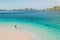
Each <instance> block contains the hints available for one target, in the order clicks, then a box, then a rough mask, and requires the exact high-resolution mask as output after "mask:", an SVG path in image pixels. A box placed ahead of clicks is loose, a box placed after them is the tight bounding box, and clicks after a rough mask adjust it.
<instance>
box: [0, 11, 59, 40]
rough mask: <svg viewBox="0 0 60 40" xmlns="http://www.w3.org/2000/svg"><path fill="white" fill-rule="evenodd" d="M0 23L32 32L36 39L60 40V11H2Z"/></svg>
mask: <svg viewBox="0 0 60 40" xmlns="http://www.w3.org/2000/svg"><path fill="white" fill-rule="evenodd" d="M0 25H1V26H5V27H6V26H7V27H11V28H13V27H14V26H15V25H17V28H18V29H19V30H25V31H28V32H29V33H31V35H32V36H33V37H34V40H60V12H48V11H14V12H8V11H7V12H6V11H5V12H0Z"/></svg>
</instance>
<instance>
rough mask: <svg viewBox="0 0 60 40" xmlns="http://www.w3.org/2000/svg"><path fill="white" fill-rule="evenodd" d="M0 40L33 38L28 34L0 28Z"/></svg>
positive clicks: (28, 39)
mask: <svg viewBox="0 0 60 40" xmlns="http://www.w3.org/2000/svg"><path fill="white" fill-rule="evenodd" d="M0 40H33V38H32V36H31V35H30V34H29V33H28V32H24V31H20V30H16V29H9V28H5V27H3V28H1V27H0Z"/></svg>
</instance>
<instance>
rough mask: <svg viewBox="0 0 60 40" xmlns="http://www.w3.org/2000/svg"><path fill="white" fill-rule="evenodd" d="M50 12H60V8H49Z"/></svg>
mask: <svg viewBox="0 0 60 40" xmlns="http://www.w3.org/2000/svg"><path fill="white" fill-rule="evenodd" d="M47 10H49V11H60V6H55V7H53V8H48V9H47Z"/></svg>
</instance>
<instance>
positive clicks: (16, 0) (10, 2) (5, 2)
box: [0, 0, 60, 9]
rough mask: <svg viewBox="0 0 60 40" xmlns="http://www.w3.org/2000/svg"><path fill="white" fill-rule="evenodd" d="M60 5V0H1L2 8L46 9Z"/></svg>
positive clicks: (0, 7)
mask: <svg viewBox="0 0 60 40" xmlns="http://www.w3.org/2000/svg"><path fill="white" fill-rule="evenodd" d="M53 6H60V0H0V9H23V8H34V9H45V8H50V7H53Z"/></svg>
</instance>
